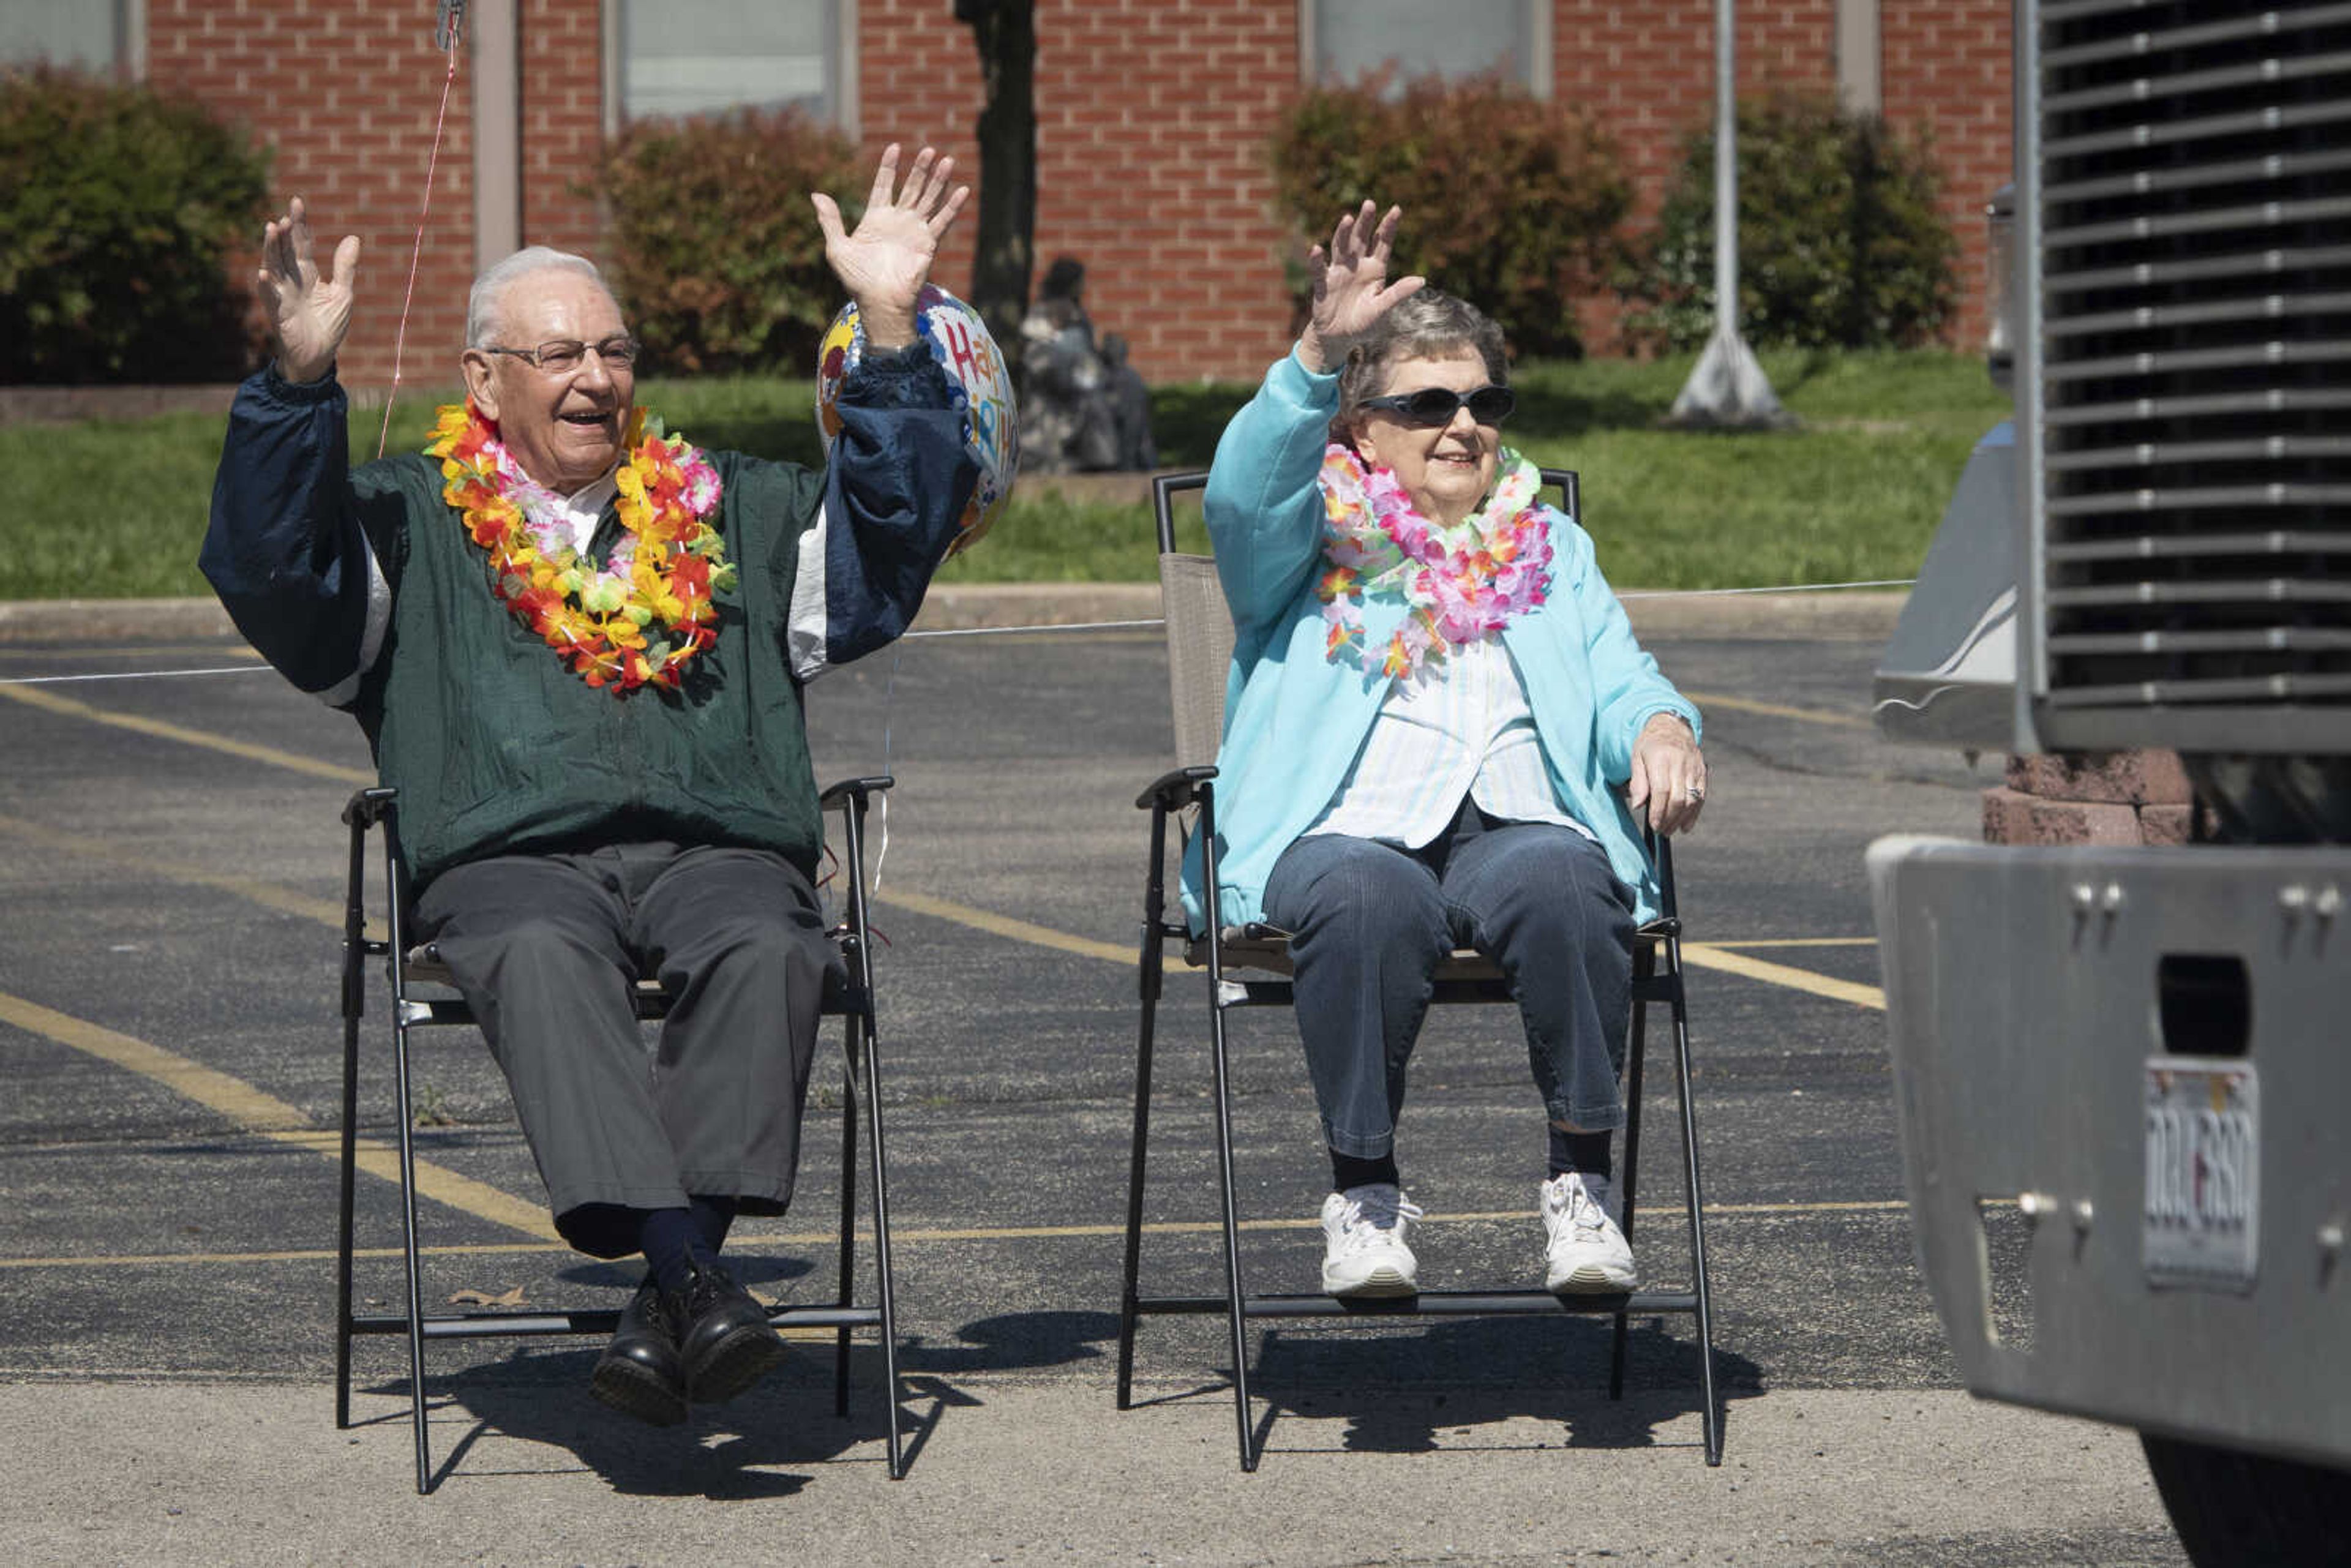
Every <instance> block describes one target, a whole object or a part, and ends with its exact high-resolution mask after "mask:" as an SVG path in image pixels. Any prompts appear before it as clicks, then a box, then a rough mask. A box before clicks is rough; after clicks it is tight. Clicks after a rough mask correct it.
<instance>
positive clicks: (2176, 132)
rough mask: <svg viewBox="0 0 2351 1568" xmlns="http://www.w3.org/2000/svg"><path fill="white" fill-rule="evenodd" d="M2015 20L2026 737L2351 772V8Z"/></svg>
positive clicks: (2055, 11) (2094, 0) (2271, 7)
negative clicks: (2021, 178) (2267, 755)
mask: <svg viewBox="0 0 2351 1568" xmlns="http://www.w3.org/2000/svg"><path fill="white" fill-rule="evenodd" d="M2023 10H2024V12H2025V14H2026V16H2028V17H2029V18H2030V20H2029V22H2028V24H2027V26H2028V27H2029V29H2030V47H2029V51H2028V53H2029V59H2030V63H2031V65H2032V68H2033V69H2032V75H2031V77H2030V91H2029V98H2030V100H2031V103H2032V124H2031V127H2030V130H2029V132H2028V135H2027V137H2026V138H2024V139H2022V140H2021V145H2020V152H2028V151H2030V152H2035V153H2037V158H2033V159H2031V160H2030V161H2028V162H2027V166H2026V168H2025V171H2024V173H2025V198H2024V199H2025V200H2026V201H2027V202H2029V203H2030V204H2031V212H2030V214H2029V215H2027V216H2026V217H2025V218H2024V220H2023V221H2024V222H2025V223H2027V224H2029V225H2030V230H2029V232H2030V235H2031V240H2032V245H2033V256H2032V262H2031V267H2032V273H2031V277H2032V284H2033V285H2034V286H2035V290H2034V293H2035V297H2034V298H2033V299H2032V302H2031V304H2030V305H2029V306H2028V308H2029V309H2030V310H2031V312H2032V319H2030V320H2029V322H2028V326H2029V330H2030V336H2031V339H2032V341H2031V342H2030V343H2029V344H2028V345H2027V347H2026V353H2027V355H2028V356H2029V358H2030V370H2031V373H2032V392H2030V393H2029V394H2028V397H2029V404H2023V403H2022V400H2021V407H2020V413H2029V415H2030V417H2028V418H2027V419H2025V420H2024V421H2022V423H2023V425H2024V427H2025V428H2027V429H2029V430H2030V431H2031V432H2032V443H2033V451H2032V454H2031V455H2030V457H2029V458H2028V475H2029V479H2028V488H2029V492H2030V493H2029V495H2028V497H2027V498H2028V504H2029V507H2030V509H2031V513H2032V517H2031V526H2032V545H2033V547H2034V549H2033V551H2032V556H2033V559H2034V562H2035V566H2034V574H2035V575H2034V581H2033V584H2032V590H2031V599H2032V603H2031V605H2030V612H2031V615H2030V622H2029V624H2030V628H2031V632H2030V634H2031V636H2032V639H2033V643H2034V647H2033V651H2032V691H2033V695H2034V698H2035V702H2034V709H2033V716H2034V723H2035V726H2036V727H2037V729H2038V731H2039V735H2038V738H2039V741H2040V743H2041V744H2043V746H2046V747H2050V748H2052V749H2080V748H2093V747H2117V746H2168V747H2182V748H2188V749H2202V750H2214V749H2218V750H2246V751H2264V752H2281V751H2284V752H2312V751H2316V752H2323V753H2351V5H2345V4H2343V3H2342V0H2333V3H2330V4H2309V5H2290V4H2279V3H2278V0H2266V3H2255V4H2244V3H2237V4H2231V3H2228V0H2171V3H2168V4H2158V3H2145V0H2141V3H2137V4H2133V3H2128V0H2067V3H2062V4H2059V3H2052V4H2044V5H2028V6H2025V7H2023Z"/></svg>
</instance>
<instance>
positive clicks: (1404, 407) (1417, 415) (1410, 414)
mask: <svg viewBox="0 0 2351 1568" xmlns="http://www.w3.org/2000/svg"><path fill="white" fill-rule="evenodd" d="M1465 402H1466V403H1468V405H1469V417H1470V418H1472V419H1474V420H1476V421H1477V422H1478V423H1480V424H1499V423H1502V421H1504V420H1506V419H1508V418H1510V411H1511V410H1512V409H1514V408H1516V407H1518V406H1519V400H1518V398H1517V397H1516V396H1514V395H1513V394H1512V393H1511V392H1510V388H1508V387H1498V386H1482V387H1479V389H1478V390H1477V391H1476V392H1470V393H1469V394H1468V395H1467V396H1464V395H1463V394H1461V393H1460V392H1455V391H1454V390H1453V389H1452V388H1451V387H1423V388H1421V389H1420V390H1419V391H1418V392H1399V393H1397V394H1395V396H1393V397H1367V398H1365V399H1364V401H1363V402H1360V403H1357V404H1356V405H1355V406H1356V407H1358V408H1375V409H1378V410H1379V411H1380V412H1381V413H1392V414H1395V416H1396V417H1397V418H1398V419H1401V420H1403V421H1404V422H1405V423H1406V424H1450V423H1453V415H1454V414H1455V413H1456V412H1458V410H1459V409H1460V407H1461V405H1462V404H1463V403H1465Z"/></svg>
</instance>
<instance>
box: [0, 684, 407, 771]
mask: <svg viewBox="0 0 2351 1568" xmlns="http://www.w3.org/2000/svg"><path fill="white" fill-rule="evenodd" d="M0 697H7V698H9V699H11V700H12V701H15V702H20V703H24V704H26V706H31V707H37V708H43V709H46V710H47V711H48V712H50V713H54V714H62V715H64V716H67V717H68V718H78V719H87V720H88V721H89V722H90V723H91V724H103V725H109V726H111V727H114V728H116V729H127V730H131V731H133V732H135V733H137V734H140V735H151V736H154V737H157V738H158V739H162V740H176V741H178V742H180V743H181V744H182V745H184V746H196V747H203V748H204V749H205V750H207V751H219V752H225V753H226V754H227V755H228V756H231V757H242V758H245V759H246V761H248V762H266V763H268V764H270V765H271V766H272V767H275V768H291V769H292V770H293V771H295V772H297V773H307V774H308V775H310V776H311V777H312V778H314V779H334V780H336V781H337V782H339V783H343V784H372V783H374V782H375V775H374V774H373V773H369V772H363V771H361V770H360V769H359V768H340V767H338V766H336V765H335V764H334V763H331V762H320V761H319V760H317V759H316V758H309V757H298V756H296V755H295V754H294V753H292V752H290V751H280V750H278V749H277V748H276V747H269V746H255V745H252V744H251V743H249V742H246V741H242V740H231V739H229V738H228V737H226V736H225V735H210V734H207V733H205V732H204V731H203V730H200V729H189V728H186V727H183V726H181V725H176V724H165V723H164V722H162V720H161V719H152V718H141V717H140V716H137V715H136V714H127V713H109V712H108V711H107V710H106V709H104V708H98V707H92V706H89V704H88V703H78V702H76V701H74V700H73V699H72V698H71V697H61V696H57V695H54V694H52V693H50V692H47V691H44V690H42V689H41V688H40V687H38V686H0Z"/></svg>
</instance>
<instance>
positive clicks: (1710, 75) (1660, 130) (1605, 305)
mask: <svg viewBox="0 0 2351 1568" xmlns="http://www.w3.org/2000/svg"><path fill="white" fill-rule="evenodd" d="M1738 16H1739V37H1738V40H1737V45H1738V48H1737V64H1738V70H1739V91H1740V94H1741V95H1742V96H1748V95H1752V94H1758V93H1762V92H1766V91H1769V90H1771V89H1774V88H1792V89H1802V90H1806V91H1813V92H1830V91H1834V89H1835V87H1836V55H1835V44H1836V12H1835V5H1834V0H1779V3H1777V4H1771V5H1764V4H1757V3H1753V0H1750V4H1747V5H1741V6H1740V8H1739V12H1738ZM1552 94H1553V96H1554V97H1555V98H1556V99H1558V100H1559V101H1560V102H1562V103H1566V104H1573V105H1574V106H1575V107H1577V108H1579V109H1582V110H1585V111H1587V112H1589V113H1591V114H1593V115H1594V116H1596V117H1597V118H1598V119H1599V120H1600V122H1601V124H1602V125H1603V126H1604V127H1605V128H1606V129H1607V130H1608V131H1609V132H1610V134H1612V135H1613V136H1614V137H1615V139H1616V141H1617V145H1618V147H1619V148H1620V149H1621V151H1622V152H1623V153H1624V158H1625V172H1626V174H1627V175H1628V176H1630V178H1631V179H1632V182H1633V191H1634V197H1633V215H1632V221H1633V222H1634V224H1635V225H1646V224H1648V223H1650V222H1652V221H1654V220H1655V218H1656V213H1657V208H1658V206H1659V205H1660V204H1662V203H1663V201H1664V200H1665V193H1666V187H1667V185H1668V184H1669V183H1671V182H1672V180H1673V177H1674V174H1675V172H1676V171H1677V170H1678V169H1679V168H1680V166H1681V160H1682V139H1683V138H1684V137H1685V136H1687V135H1688V134H1689V133H1690V132H1691V131H1695V130H1698V129H1700V128H1703V127H1707V126H1710V125H1712V124H1713V123H1714V0H1553V3H1552ZM1578 314H1579V315H1580V316H1581V317H1582V319H1583V329H1584V336H1585V340H1586V342H1587V343H1588V344H1590V346H1591V347H1592V348H1593V350H1596V351H1601V352H1605V351H1608V350H1611V349H1613V348H1614V346H1615V336H1614V319H1615V310H1614V301H1613V300H1612V299H1593V300H1585V301H1583V302H1581V308H1580V309H1579V312H1578Z"/></svg>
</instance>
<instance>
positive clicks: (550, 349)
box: [482, 336, 644, 376]
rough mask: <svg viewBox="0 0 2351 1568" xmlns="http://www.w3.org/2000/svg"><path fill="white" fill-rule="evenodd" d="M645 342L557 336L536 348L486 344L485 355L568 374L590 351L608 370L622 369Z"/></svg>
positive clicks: (622, 338)
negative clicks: (499, 356) (515, 360)
mask: <svg viewBox="0 0 2351 1568" xmlns="http://www.w3.org/2000/svg"><path fill="white" fill-rule="evenodd" d="M643 346H644V345H643V344H641V343H639V342H638V341H637V340H635V339H634V338H630V337H625V336H624V337H619V338H607V339H605V340H603V341H602V342H601V343H583V342H581V341H580V340H579V339H577V338H558V339H556V340H553V341H552V342H547V343H541V344H540V345H539V346H538V348H536V349H500V348H496V347H494V346H487V345H486V346H485V347H484V348H483V350H482V352H484V353H486V354H507V355H511V356H512V357H513V358H515V359H517V360H520V361H522V362H523V363H524V364H527V365H528V366H529V367H530V368H531V369H532V370H535V371H539V372H540V373H542V374H544V375H550V376H568V375H569V374H570V373H571V372H572V371H576V370H578V369H579V368H580V364H581V363H582V362H583V361H586V359H587V358H588V352H589V350H591V349H592V350H595V353H596V357H597V358H598V359H600V360H601V361H604V366H605V368H606V369H607V370H615V371H625V370H627V369H628V368H629V367H630V366H631V365H633V364H635V363H636V362H637V353H638V351H639V350H641V349H642V348H643Z"/></svg>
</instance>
